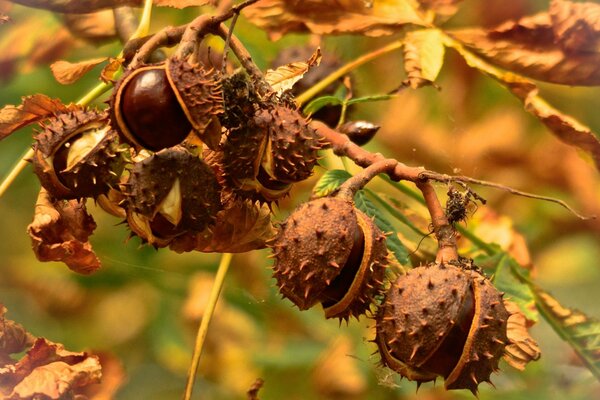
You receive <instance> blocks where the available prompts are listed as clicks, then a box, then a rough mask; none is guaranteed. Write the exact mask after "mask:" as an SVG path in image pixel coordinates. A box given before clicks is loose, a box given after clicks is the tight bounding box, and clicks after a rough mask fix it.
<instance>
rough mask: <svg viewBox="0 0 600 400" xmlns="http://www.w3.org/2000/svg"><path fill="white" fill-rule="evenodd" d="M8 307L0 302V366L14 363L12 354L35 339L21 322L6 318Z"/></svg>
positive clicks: (26, 346) (29, 344)
mask: <svg viewBox="0 0 600 400" xmlns="http://www.w3.org/2000/svg"><path fill="white" fill-rule="evenodd" d="M5 314H6V307H4V305H2V304H0V368H2V367H4V366H5V365H6V364H12V363H13V360H12V358H11V357H10V355H11V354H16V353H20V352H22V351H23V350H25V349H26V348H28V347H29V346H31V345H32V344H33V342H34V341H35V337H34V336H33V335H31V334H30V333H29V332H27V331H26V330H25V328H23V327H22V326H21V325H20V324H18V323H16V322H14V321H11V320H10V319H6V318H5V316H4V315H5Z"/></svg>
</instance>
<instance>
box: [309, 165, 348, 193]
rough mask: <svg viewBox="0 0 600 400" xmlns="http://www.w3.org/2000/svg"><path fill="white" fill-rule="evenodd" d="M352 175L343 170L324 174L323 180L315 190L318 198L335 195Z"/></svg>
mask: <svg viewBox="0 0 600 400" xmlns="http://www.w3.org/2000/svg"><path fill="white" fill-rule="evenodd" d="M351 177H352V175H350V173H348V172H347V171H344V170H343V169H332V170H329V171H327V172H325V173H324V174H323V176H322V177H321V179H319V181H318V182H317V184H316V185H315V187H314V188H313V194H314V195H315V196H316V197H323V196H327V195H329V194H331V193H333V192H334V191H335V190H336V189H337V188H338V187H339V186H340V185H341V184H342V183H344V182H346V180H348V178H351Z"/></svg>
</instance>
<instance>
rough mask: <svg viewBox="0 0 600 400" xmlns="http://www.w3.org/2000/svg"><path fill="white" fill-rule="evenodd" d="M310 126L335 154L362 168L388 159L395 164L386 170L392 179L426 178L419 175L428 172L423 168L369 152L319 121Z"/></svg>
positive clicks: (416, 180)
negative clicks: (389, 169)
mask: <svg viewBox="0 0 600 400" xmlns="http://www.w3.org/2000/svg"><path fill="white" fill-rule="evenodd" d="M311 126H312V127H313V128H314V129H316V130H317V132H318V133H319V134H320V135H321V136H322V137H323V138H324V140H325V142H326V143H327V144H328V145H329V146H330V147H331V148H332V149H333V152H334V153H335V154H336V155H338V156H345V157H348V158H350V159H351V160H352V161H354V162H355V163H356V164H357V165H359V166H361V167H363V168H367V167H368V166H370V165H372V164H374V163H376V162H378V161H390V162H393V163H394V164H395V167H394V168H393V169H392V170H391V171H389V172H387V174H388V175H389V177H390V178H391V179H392V180H394V181H401V180H405V181H411V182H418V181H421V180H426V179H427V178H426V177H423V176H421V174H423V173H424V172H428V171H427V170H425V169H424V168H421V167H409V166H408V165H406V164H403V163H401V162H399V161H398V160H395V159H393V158H385V157H384V156H383V155H382V154H380V153H375V154H374V153H371V152H369V151H367V150H365V149H363V148H362V147H360V146H358V145H357V144H355V143H353V142H352V141H351V140H350V138H349V137H348V136H346V135H344V134H343V133H340V132H338V131H336V130H334V129H331V128H330V127H329V126H327V125H326V124H324V123H322V122H320V121H312V122H311Z"/></svg>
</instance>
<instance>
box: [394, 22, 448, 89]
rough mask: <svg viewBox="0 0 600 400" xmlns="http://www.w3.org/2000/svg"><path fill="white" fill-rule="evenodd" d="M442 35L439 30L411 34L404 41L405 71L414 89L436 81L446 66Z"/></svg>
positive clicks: (408, 81) (424, 30)
mask: <svg viewBox="0 0 600 400" xmlns="http://www.w3.org/2000/svg"><path fill="white" fill-rule="evenodd" d="M444 49H445V47H444V44H443V42H442V34H441V32H440V31H439V30H437V29H422V30H418V31H413V32H409V33H408V34H407V35H406V38H405V39H404V69H405V71H406V75H407V77H408V78H407V83H408V84H409V85H410V87H412V88H413V89H416V88H419V87H421V86H424V85H427V84H430V83H431V82H433V81H435V79H436V78H437V76H438V74H439V73H440V70H441V69H442V65H443V64H444Z"/></svg>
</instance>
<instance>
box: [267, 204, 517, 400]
mask: <svg viewBox="0 0 600 400" xmlns="http://www.w3.org/2000/svg"><path fill="white" fill-rule="evenodd" d="M271 246H272V249H273V257H274V259H275V261H274V266H273V270H274V277H275V278H276V280H277V286H278V287H279V290H280V293H281V294H282V296H283V297H286V298H288V299H289V300H291V301H292V302H293V303H294V304H295V305H296V306H297V307H298V308H299V309H301V310H306V309H308V308H310V307H312V306H314V305H316V304H321V305H322V307H323V309H324V312H325V317H326V318H339V319H344V320H346V321H347V320H348V319H349V318H350V317H356V318H358V317H359V316H360V315H363V314H370V315H371V316H373V318H374V319H375V321H376V338H375V340H374V341H375V343H376V344H377V346H378V350H379V353H380V355H381V360H382V363H383V365H385V366H387V367H389V368H391V369H392V370H394V371H396V372H397V373H399V374H400V375H401V376H403V377H406V378H408V379H410V380H414V381H417V382H418V383H419V384H420V383H422V382H427V381H432V380H435V379H436V378H437V377H440V376H441V377H443V378H444V380H445V387H446V388H447V389H469V390H471V391H472V392H473V393H476V392H477V387H478V385H479V383H481V382H484V381H485V382H489V378H490V374H491V373H492V372H494V371H496V370H497V369H498V362H499V360H500V358H501V357H502V356H503V354H504V349H505V347H506V345H508V344H509V340H508V338H507V319H508V317H509V314H508V312H507V311H506V308H505V306H504V303H503V300H502V294H501V293H499V292H498V290H496V288H495V287H494V286H493V285H492V284H491V282H490V281H489V279H487V278H486V277H485V276H484V275H483V274H482V273H481V272H479V271H478V270H477V269H474V268H472V266H471V265H469V264H468V263H459V262H457V263H456V265H451V264H433V265H430V266H424V267H418V268H414V269H412V270H410V271H409V272H408V273H407V274H405V275H401V276H399V277H398V278H397V279H396V280H395V281H394V282H393V283H387V284H386V280H387V279H386V275H389V274H387V273H386V272H387V271H386V265H387V247H386V243H385V235H384V234H383V233H382V232H381V231H380V230H379V229H378V228H377V226H376V225H375V224H374V223H373V221H372V220H371V219H370V218H369V217H368V216H366V215H365V214H363V213H362V212H361V211H360V210H358V209H357V208H356V207H355V206H354V204H353V202H352V200H351V199H348V198H345V196H334V197H326V198H320V199H316V200H312V201H310V202H308V203H305V204H302V205H300V206H299V207H298V208H297V209H296V210H295V211H294V212H293V213H292V214H291V215H290V216H289V217H288V219H287V220H286V221H285V222H284V223H283V224H282V225H281V228H280V230H279V233H278V235H277V237H276V238H275V239H274V241H273V243H272V245H271ZM386 287H387V288H386ZM374 309H375V310H374Z"/></svg>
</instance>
